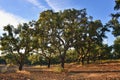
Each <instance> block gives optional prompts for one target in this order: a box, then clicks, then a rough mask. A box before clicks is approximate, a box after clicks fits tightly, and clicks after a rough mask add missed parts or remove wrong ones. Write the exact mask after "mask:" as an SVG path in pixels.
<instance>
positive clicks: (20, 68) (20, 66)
mask: <svg viewBox="0 0 120 80" xmlns="http://www.w3.org/2000/svg"><path fill="white" fill-rule="evenodd" d="M23 65H24V64H22V63H20V64H19V70H20V71H22V70H23Z"/></svg>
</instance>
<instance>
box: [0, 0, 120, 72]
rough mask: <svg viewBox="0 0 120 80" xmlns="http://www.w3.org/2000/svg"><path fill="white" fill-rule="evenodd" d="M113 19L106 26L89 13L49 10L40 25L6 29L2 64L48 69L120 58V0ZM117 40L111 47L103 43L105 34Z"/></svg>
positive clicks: (1, 45)
mask: <svg viewBox="0 0 120 80" xmlns="http://www.w3.org/2000/svg"><path fill="white" fill-rule="evenodd" d="M115 3H116V5H115V7H114V9H115V10H116V11H117V12H116V13H115V14H111V16H112V19H111V20H110V21H109V22H108V23H106V24H105V25H104V24H103V23H102V21H101V20H94V19H93V17H92V16H89V15H87V12H86V9H81V10H77V9H66V10H63V11H59V12H54V11H53V10H46V11H43V12H41V13H40V16H39V18H38V20H37V21H30V22H29V23H23V24H19V25H18V26H13V25H10V24H9V25H6V26H4V33H3V34H2V35H1V37H0V50H1V51H2V53H1V55H2V56H1V57H0V63H5V64H7V63H12V64H16V65H18V66H19V70H22V69H23V66H24V64H28V65H48V68H50V65H51V64H60V65H61V67H62V68H64V67H65V65H64V64H65V63H70V62H78V63H81V64H82V65H84V64H89V63H91V62H95V61H97V60H105V59H119V57H120V50H119V48H120V37H119V35H120V21H119V20H120V19H119V16H120V13H119V12H118V11H119V10H120V0H116V1H115ZM111 28H112V34H113V35H114V36H115V37H116V40H115V41H114V44H113V45H111V46H109V45H108V44H104V43H103V40H104V39H105V38H107V36H106V32H110V29H111Z"/></svg>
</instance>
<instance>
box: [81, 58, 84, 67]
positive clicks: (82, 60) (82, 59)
mask: <svg viewBox="0 0 120 80" xmlns="http://www.w3.org/2000/svg"><path fill="white" fill-rule="evenodd" d="M81 62H82V65H84V57H82V58H81Z"/></svg>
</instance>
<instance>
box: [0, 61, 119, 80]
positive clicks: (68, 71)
mask: <svg viewBox="0 0 120 80" xmlns="http://www.w3.org/2000/svg"><path fill="white" fill-rule="evenodd" d="M0 80H120V62H111V63H110V62H108V63H107V62H105V63H104V64H89V65H84V66H81V65H78V64H75V63H71V64H65V69H63V70H62V68H60V67H59V65H53V66H51V68H50V69H48V68H47V67H46V66H26V67H24V70H23V71H16V72H10V73H0Z"/></svg>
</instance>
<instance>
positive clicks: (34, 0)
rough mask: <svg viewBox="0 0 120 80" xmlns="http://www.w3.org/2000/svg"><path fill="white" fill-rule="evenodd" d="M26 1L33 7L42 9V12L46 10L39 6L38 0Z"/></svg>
mask: <svg viewBox="0 0 120 80" xmlns="http://www.w3.org/2000/svg"><path fill="white" fill-rule="evenodd" d="M27 1H28V2H30V3H31V4H33V5H35V6H36V7H38V8H40V9H42V10H46V9H47V8H46V7H45V6H43V5H42V4H40V3H39V1H38V0H27Z"/></svg>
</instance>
